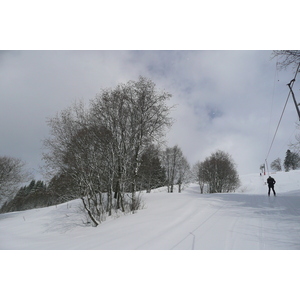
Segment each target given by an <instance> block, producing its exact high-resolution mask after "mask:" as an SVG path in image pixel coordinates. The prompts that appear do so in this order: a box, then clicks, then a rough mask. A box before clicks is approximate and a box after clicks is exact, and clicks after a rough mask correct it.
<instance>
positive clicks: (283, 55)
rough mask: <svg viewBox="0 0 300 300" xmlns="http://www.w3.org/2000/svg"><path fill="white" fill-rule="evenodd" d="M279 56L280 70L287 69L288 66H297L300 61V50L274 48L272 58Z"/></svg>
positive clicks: (278, 64)
mask: <svg viewBox="0 0 300 300" xmlns="http://www.w3.org/2000/svg"><path fill="white" fill-rule="evenodd" d="M275 57H276V58H277V59H278V62H277V67H278V69H279V70H282V69H286V68H287V67H288V66H292V67H293V68H297V67H298V65H299V63H300V50H274V51H273V52H272V56H271V58H272V59H273V58H275Z"/></svg>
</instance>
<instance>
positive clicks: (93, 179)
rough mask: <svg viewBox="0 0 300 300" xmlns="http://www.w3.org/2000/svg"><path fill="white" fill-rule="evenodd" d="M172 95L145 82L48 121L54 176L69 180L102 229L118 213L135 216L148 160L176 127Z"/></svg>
mask: <svg viewBox="0 0 300 300" xmlns="http://www.w3.org/2000/svg"><path fill="white" fill-rule="evenodd" d="M170 97H171V95H170V94H169V93H166V92H164V91H158V90H157V89H156V87H155V84H154V83H153V82H152V81H151V80H149V79H146V78H144V77H140V78H139V80H138V81H129V82H127V83H126V84H120V85H118V86H117V87H116V88H114V89H105V90H102V92H101V93H99V94H98V95H97V96H96V97H95V99H93V100H92V101H91V102H90V106H89V108H85V106H84V105H83V103H82V102H80V103H77V104H74V105H73V106H71V107H69V108H67V109H65V110H63V111H62V112H60V113H58V114H57V115H56V116H55V117H54V118H51V119H50V120H49V121H48V125H49V126H50V129H51V137H50V138H48V139H46V140H45V141H44V145H45V148H46V152H45V153H44V154H43V158H44V160H45V162H46V166H47V168H48V170H49V171H50V172H51V173H52V175H55V174H56V175H57V174H60V175H61V174H66V175H67V176H68V178H70V179H71V181H72V183H73V184H72V186H73V189H72V192H73V193H74V196H75V197H78V196H80V197H81V199H82V203H83V206H84V208H85V210H86V212H87V213H88V215H89V217H90V219H91V220H92V222H93V224H94V225H95V226H97V225H98V224H99V223H100V222H101V221H102V220H103V218H105V215H106V214H107V213H108V214H109V215H110V214H111V213H112V209H121V210H122V211H123V212H125V211H126V210H129V211H131V212H134V211H135V210H137V209H138V208H139V205H140V201H139V197H138V196H137V185H138V179H139V169H140V166H141V162H142V160H141V159H142V156H143V154H144V153H145V152H146V150H147V149H149V146H150V145H151V144H154V143H157V142H159V140H160V139H161V137H163V136H164V133H165V130H166V128H167V127H169V126H171V124H172V120H171V118H170V117H169V112H170V107H169V106H168V105H167V103H166V102H167V100H168V99H169V98H170Z"/></svg>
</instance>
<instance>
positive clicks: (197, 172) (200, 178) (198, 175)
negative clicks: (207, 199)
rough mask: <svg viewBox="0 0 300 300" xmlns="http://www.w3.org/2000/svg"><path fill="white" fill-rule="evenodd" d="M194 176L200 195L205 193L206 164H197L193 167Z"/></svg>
mask: <svg viewBox="0 0 300 300" xmlns="http://www.w3.org/2000/svg"><path fill="white" fill-rule="evenodd" d="M193 175H194V178H195V179H196V180H197V182H198V184H199V187H200V193H201V194H203V193H204V186H205V178H204V162H200V161H199V162H197V163H196V164H195V165H194V167H193Z"/></svg>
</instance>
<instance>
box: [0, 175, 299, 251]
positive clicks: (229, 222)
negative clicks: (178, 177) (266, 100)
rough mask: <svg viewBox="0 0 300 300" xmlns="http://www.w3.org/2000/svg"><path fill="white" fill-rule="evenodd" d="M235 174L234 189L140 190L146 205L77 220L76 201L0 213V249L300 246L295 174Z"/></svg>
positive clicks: (255, 247)
mask: <svg viewBox="0 0 300 300" xmlns="http://www.w3.org/2000/svg"><path fill="white" fill-rule="evenodd" d="M274 177H276V178H275V179H276V181H277V183H278V184H276V186H275V189H276V192H277V193H278V194H277V195H278V196H276V197H274V196H273V195H271V196H270V197H268V196H267V195H266V194H267V187H266V186H265V185H264V181H265V178H263V177H259V175H256V174H252V175H247V176H244V177H242V178H241V180H242V182H243V185H242V187H241V188H240V189H239V190H238V191H237V193H231V194H205V195H201V194H200V193H199V186H197V185H195V184H191V185H190V187H188V188H186V189H185V190H184V191H183V192H182V193H181V194H178V193H174V194H167V193H166V192H165V191H161V190H157V191H153V192H152V193H150V194H143V199H144V201H145V209H142V210H140V211H138V212H137V213H136V214H133V215H119V216H118V217H115V218H111V219H107V221H105V222H103V223H102V224H100V225H99V226H98V227H97V228H93V227H87V226H86V225H84V224H83V220H84V217H83V216H82V214H81V213H80V212H79V208H78V206H79V205H80V201H78V200H73V201H71V202H69V203H64V204H61V205H58V206H57V207H56V206H52V207H47V208H41V209H34V210H28V211H21V212H13V213H7V214H1V215H0V249H70V250H71V249H109V250H114V249H124V250H126V249H128V250H134V249H135V250H143V249H145V250H155V249H159V250H234V249H237V250H243V249H245V250H272V249H278V250H285V249H290V250H292V249H300V222H299V221H300V197H299V195H300V190H299V182H300V171H294V172H290V173H284V172H282V173H278V174H275V175H274Z"/></svg>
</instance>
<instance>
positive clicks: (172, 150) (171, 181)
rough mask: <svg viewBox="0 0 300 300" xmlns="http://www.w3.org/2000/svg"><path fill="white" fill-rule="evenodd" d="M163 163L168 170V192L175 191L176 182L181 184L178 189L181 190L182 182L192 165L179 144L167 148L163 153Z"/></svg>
mask: <svg viewBox="0 0 300 300" xmlns="http://www.w3.org/2000/svg"><path fill="white" fill-rule="evenodd" d="M163 165H164V168H165V170H166V181H167V187H168V193H173V191H174V185H175V184H176V183H177V184H178V185H179V189H178V191H179V192H181V187H182V183H184V182H185V181H186V179H187V177H188V175H189V172H190V166H189V164H188V162H187V160H186V158H185V157H184V156H183V153H182V150H181V149H180V148H179V147H178V145H176V146H174V147H167V148H166V150H165V151H164V153H163Z"/></svg>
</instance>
